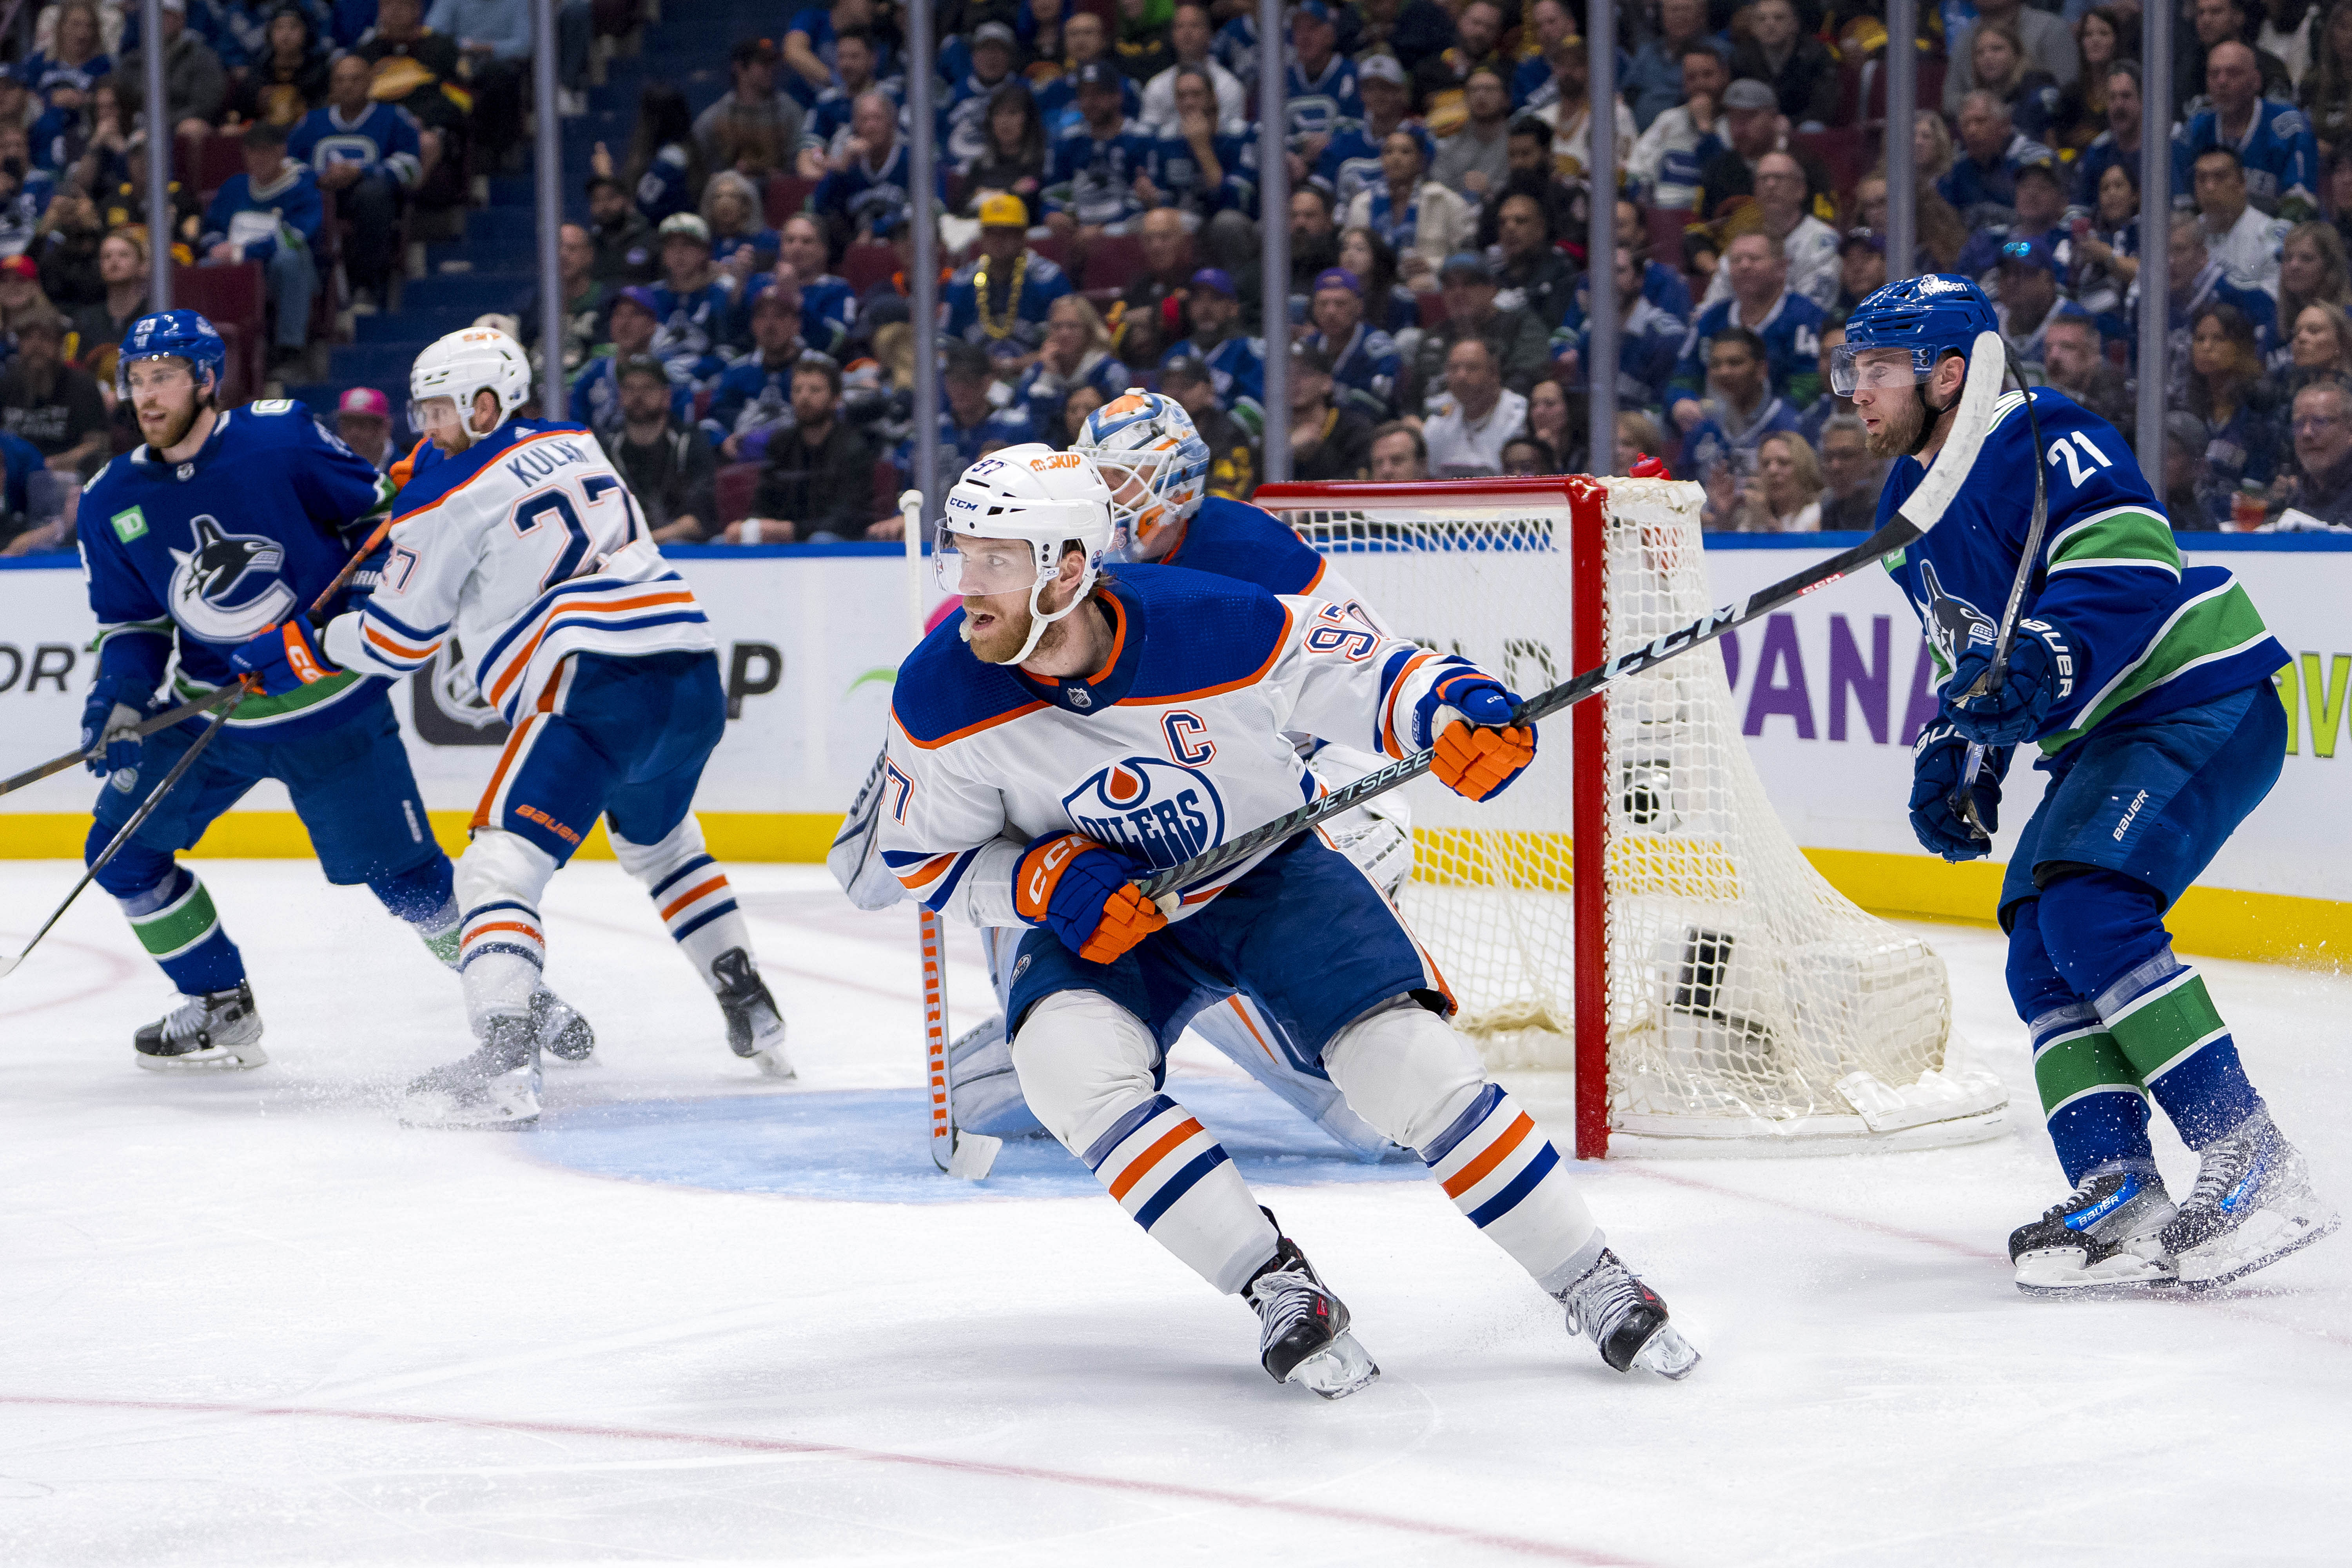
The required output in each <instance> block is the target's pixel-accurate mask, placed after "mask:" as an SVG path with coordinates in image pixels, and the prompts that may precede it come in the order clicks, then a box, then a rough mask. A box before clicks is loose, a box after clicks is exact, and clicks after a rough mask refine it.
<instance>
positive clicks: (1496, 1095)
mask: <svg viewBox="0 0 2352 1568" xmlns="http://www.w3.org/2000/svg"><path fill="white" fill-rule="evenodd" d="M1323 1065H1324V1067H1325V1068H1328V1070H1329V1072H1330V1074H1331V1081H1333V1082H1334V1083H1336V1084H1338V1085H1339V1087H1340V1089H1342V1090H1343V1091H1345V1092H1346V1094H1347V1096H1348V1103H1349V1105H1351V1106H1353V1107H1354V1108H1355V1109H1356V1110H1357V1111H1358V1112H1359V1113H1360V1115H1362V1117H1363V1118H1364V1120H1365V1121H1369V1122H1370V1123H1371V1124H1372V1125H1373V1126H1374V1127H1376V1128H1378V1129H1380V1131H1382V1132H1384V1133H1386V1134H1387V1135H1388V1136H1389V1137H1391V1138H1392V1139H1394V1140H1395V1141H1396V1142H1399V1143H1402V1144H1403V1145H1405V1146H1406V1147H1408V1148H1412V1149H1417V1150H1419V1151H1420V1152H1421V1157H1422V1160H1423V1162H1424V1163H1426V1164H1427V1165H1428V1166H1429V1173H1430V1174H1431V1175H1432V1176H1433V1177H1434V1178H1435V1179H1436V1181H1437V1183H1438V1184H1439V1185H1440V1186H1441V1187H1443V1188H1444V1191H1445V1195H1446V1196H1447V1197H1449V1198H1452V1199H1453V1200H1454V1206H1455V1207H1456V1208H1458V1209H1460V1210H1461V1211H1462V1212H1463V1214H1464V1215H1465V1216H1467V1217H1468V1219H1469V1220H1470V1223H1471V1224H1473V1225H1475V1226H1477V1227H1478V1228H1479V1229H1480V1230H1483V1231H1485V1232H1486V1235H1487V1236H1488V1237H1490V1238H1491V1239H1492V1240H1493V1241H1494V1242H1495V1243H1496V1245H1497V1246H1499V1247H1502V1249H1503V1250H1504V1251H1506V1252H1507V1253H1509V1254H1510V1255H1511V1256H1512V1257H1513V1258H1516V1259H1517V1261H1518V1264H1519V1267H1521V1268H1525V1269H1526V1270H1527V1271H1528V1273H1529V1274H1530V1275H1532V1276H1533V1277H1534V1278H1535V1279H1536V1282H1537V1283H1538V1284H1539V1285H1541V1286H1542V1287H1543V1288H1544V1289H1546V1290H1548V1291H1551V1292H1553V1293H1555V1294H1557V1293H1558V1292H1559V1291H1560V1290H1563V1289H1567V1288H1568V1287H1569V1286H1570V1284H1572V1283H1574V1282H1575V1280H1576V1279H1577V1278H1578V1276H1579V1275H1580V1273H1581V1272H1582V1271H1583V1269H1585V1268H1589V1267H1590V1266H1591V1259H1592V1258H1593V1257H1594V1256H1596V1255H1597V1253H1598V1251H1599V1249H1600V1247H1601V1227H1600V1226H1598V1225H1597V1224H1595V1223H1594V1221H1593V1218H1592V1211H1591V1209H1589V1208H1587V1207H1585V1205H1584V1199H1583V1197H1582V1195H1581V1194H1579V1193H1578V1192H1577V1190H1576V1188H1575V1186H1574V1185H1573V1184H1571V1183H1570V1181H1569V1179H1568V1172H1567V1169H1566V1168H1565V1167H1564V1166H1563V1165H1562V1164H1561V1163H1560V1158H1559V1151H1558V1150H1557V1149H1555V1148H1554V1147H1553V1146H1552V1142H1551V1140H1550V1139H1549V1138H1548V1137H1546V1136H1545V1135H1544V1132H1543V1130H1542V1129H1541V1128H1539V1127H1538V1126H1537V1125H1536V1122H1535V1119H1534V1118H1533V1117H1530V1116H1529V1115H1528V1113H1527V1112H1526V1111H1524V1110H1520V1109H1519V1106H1518V1103H1517V1101H1516V1100H1513V1099H1512V1098H1511V1097H1510V1096H1509V1095H1508V1094H1506V1093H1505V1092H1504V1091H1503V1089H1502V1088H1501V1086H1500V1085H1497V1084H1493V1083H1489V1082H1487V1081H1486V1076H1485V1070H1484V1068H1482V1067H1481V1066H1480V1064H1479V1061H1478V1057H1477V1053H1476V1052H1475V1051H1473V1050H1472V1049H1471V1048H1470V1046H1469V1043H1468V1042H1467V1041H1465V1039H1463V1037H1461V1036H1460V1035H1459V1034H1458V1033H1456V1032H1455V1031H1454V1028H1453V1027H1452V1026H1449V1025H1448V1024H1447V1023H1446V1022H1445V1021H1444V1019H1442V1018H1440V1017H1438V1016H1436V1015H1435V1014H1433V1013H1431V1012H1429V1011H1428V1010H1427V1009H1425V1008H1423V1007H1422V1006H1420V1005H1416V1004H1414V1003H1412V1002H1411V1001H1408V1000H1404V999H1399V1000H1397V1001H1395V1002H1392V1003H1391V1004H1389V1005H1386V1006H1384V1007H1381V1008H1378V1009H1375V1010H1374V1011H1373V1012H1371V1013H1369V1014H1367V1015H1365V1016H1363V1017H1361V1018H1359V1019H1357V1020H1356V1021H1355V1022H1354V1023H1352V1024H1350V1025H1349V1026H1347V1027H1346V1028H1344V1029H1342V1030H1340V1031H1339V1036H1338V1037H1337V1038H1335V1039H1334V1040H1333V1041H1332V1042H1331V1044H1330V1045H1329V1046H1328V1047H1325V1049H1324V1052H1323Z"/></svg>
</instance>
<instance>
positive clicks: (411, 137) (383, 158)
mask: <svg viewBox="0 0 2352 1568" xmlns="http://www.w3.org/2000/svg"><path fill="white" fill-rule="evenodd" d="M286 155H287V156H288V157H289V158H291V159H293V160H294V161H295V162H296V163H307V164H309V165H310V170H311V172H312V173H313V174H325V173H326V172H327V171H328V170H329V169H331V168H333V167H334V166H335V165H336V164H338V163H357V164H358V165H359V166H360V172H361V173H362V174H382V175H383V176H385V177H387V178H389V179H392V180H394V181H396V182H398V184H399V185H400V187H401V189H403V190H409V189H412V188H414V187H415V184H416V182H417V179H418V178H419V177H420V176H421V175H422V174H423V173H424V170H425V165H424V163H423V161H422V160H423V156H424V144H423V142H421V141H420V140H419V138H418V136H417V130H416V121H415V119H413V118H412V117H411V116H410V114H409V112H408V110H404V109H400V108H396V107H394V105H392V104H389V103H371V104H369V105H368V107H367V111H366V112H365V113H363V114H362V115H361V116H360V117H359V118H358V119H357V120H352V121H346V120H345V119H344V118H343V111H342V110H340V109H337V108H336V107H335V106H334V105H333V104H331V103H330V104H327V105H326V106H324V107H323V108H320V109H314V110H311V111H310V113H308V114H306V115H304V116H303V117H302V121H301V123H300V124H299V125H297V126H295V127H294V132H293V134H291V135H290V136H289V137H287V138H286Z"/></svg>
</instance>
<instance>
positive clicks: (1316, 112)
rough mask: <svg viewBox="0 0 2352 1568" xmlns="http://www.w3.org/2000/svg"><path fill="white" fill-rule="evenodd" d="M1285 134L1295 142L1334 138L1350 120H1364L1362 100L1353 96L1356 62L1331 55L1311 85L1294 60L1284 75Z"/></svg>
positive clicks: (1341, 56)
mask: <svg viewBox="0 0 2352 1568" xmlns="http://www.w3.org/2000/svg"><path fill="white" fill-rule="evenodd" d="M1283 103H1284V107H1285V109H1286V114H1285V116H1284V118H1285V120H1286V125H1285V127H1284V131H1285V133H1286V136H1287V138H1288V139H1289V140H1290V141H1292V142H1296V141H1297V139H1298V138H1299V137H1302V136H1330V135H1335V134H1337V133H1338V132H1339V128H1340V127H1341V126H1343V125H1345V124H1346V123H1347V122H1348V121H1351V120H1361V119H1362V118H1363V117H1364V100H1363V99H1362V98H1361V97H1360V96H1359V95H1358V94H1357V92H1356V62H1355V61H1353V60H1351V59H1349V58H1348V57H1347V56H1345V55H1341V54H1334V55H1333V56H1332V57H1331V58H1329V59H1328V60H1326V61H1325V62H1324V63H1323V70H1322V74H1320V75H1319V76H1318V77H1317V78H1316V79H1314V80H1313V81H1309V80H1307V73H1306V71H1305V70H1303V69H1301V68H1299V65H1298V62H1297V60H1293V61H1291V63H1290V64H1289V66H1288V67H1286V68H1285V70H1284V73H1283Z"/></svg>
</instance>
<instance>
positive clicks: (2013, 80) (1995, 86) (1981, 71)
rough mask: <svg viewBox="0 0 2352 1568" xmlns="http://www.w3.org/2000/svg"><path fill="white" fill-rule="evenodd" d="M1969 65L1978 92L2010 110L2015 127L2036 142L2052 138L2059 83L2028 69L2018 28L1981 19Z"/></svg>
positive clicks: (1971, 41) (1972, 30) (1974, 32)
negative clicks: (2048, 137)
mask: <svg viewBox="0 0 2352 1568" xmlns="http://www.w3.org/2000/svg"><path fill="white" fill-rule="evenodd" d="M1969 66H1970V68H1972V69H1973V70H1974V71H1975V73H1976V83H1977V87H1978V89H1979V90H1980V91H1983V92H1990V93H1991V94H1992V95H1993V96H1994V97H1996V98H1998V99H2000V100H2001V102H2002V103H2004V104H2006V105H2008V106H2009V120H2010V123H2011V124H2012V125H2014V126H2016V127H2017V128H2018V130H2020V131H2021V132H2024V133H2025V134H2026V135H2028V136H2030V137H2032V139H2033V140H2035V141H2036V142H2040V141H2042V140H2043V139H2044V138H2046V137H2047V136H2048V135H2049V133H2050V124H2051V121H2053V120H2054V119H2055V118H2056V117H2057V114H2058V83H2057V80H2056V79H2055V78H2053V77H2052V76H2051V74H2050V73H2049V72H2048V71H2042V70H2033V69H2030V68H2028V67H2027V64H2026V59H2025V45H2024V43H2023V42H2022V41H2021V39H2020V38H2019V37H2018V34H2017V24H2015V23H2014V22H2011V21H2008V20H2005V19H1995V18H1993V17H1990V16H1987V17H1983V18H1980V19H1979V21H1978V23H1977V25H1976V26H1974V27H1972V28H1970V29H1969Z"/></svg>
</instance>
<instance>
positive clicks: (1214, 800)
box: [1062, 757, 1225, 868]
mask: <svg viewBox="0 0 2352 1568" xmlns="http://www.w3.org/2000/svg"><path fill="white" fill-rule="evenodd" d="M1062 808H1063V809H1064V810H1065V811H1067V812H1068V813H1069V814H1070V823H1071V825H1072V826H1075V827H1076V829H1077V830H1078V831H1079V832H1080V833H1083V834H1085V835H1086V836H1087V837H1089V838H1092V839H1095V840H1097V841H1098V842H1100V843H1103V844H1108V845H1109V846H1110V847H1112V848H1114V849H1118V850H1120V851H1123V852H1124V853H1126V854H1128V855H1131V856H1133V857H1134V858H1137V859H1139V860H1141V861H1143V862H1145V863H1146V864H1148V865H1150V866H1151V867H1153V868H1165V867H1169V866H1173V865H1175V864H1177V863H1178V862H1179V861H1182V860H1189V859H1191V858H1192V857H1193V856H1195V855H1198V854H1199V853H1201V851H1202V850H1203V849H1206V848H1208V847H1210V846H1212V845H1213V844H1216V843H1218V842H1220V841H1221V840H1223V837H1224V836H1225V803H1224V801H1223V799H1221V798H1220V797H1219V796H1218V795H1217V786H1216V785H1214V784H1211V783H1210V782H1209V775H1208V774H1206V773H1202V772H1201V771H1200V770H1198V769H1197V768H1188V767H1183V766H1181V765H1180V764H1178V763H1171V762H1170V761H1168V760H1167V759H1166V758H1165V757H1129V758H1127V759H1125V760H1124V761H1122V762H1116V763H1111V764H1110V766H1108V767H1107V768H1105V769H1103V770H1102V771H1101V772H1100V773H1096V774H1095V775H1094V777H1092V778H1090V779H1088V780H1087V782H1086V783H1084V784H1080V785H1079V786H1078V787H1077V788H1076V789H1074V790H1072V791H1071V792H1070V793H1069V794H1067V795H1064V796H1063V797H1062Z"/></svg>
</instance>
